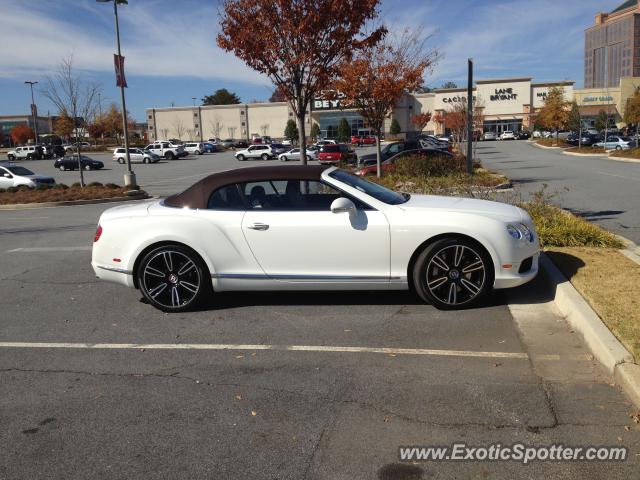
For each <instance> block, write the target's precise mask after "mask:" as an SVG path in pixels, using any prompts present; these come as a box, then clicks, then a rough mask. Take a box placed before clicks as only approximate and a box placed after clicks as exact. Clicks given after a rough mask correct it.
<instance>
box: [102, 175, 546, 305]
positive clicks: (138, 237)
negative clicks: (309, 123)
mask: <svg viewBox="0 0 640 480" xmlns="http://www.w3.org/2000/svg"><path fill="white" fill-rule="evenodd" d="M538 252H539V244H538V238H537V235H536V233H535V230H534V227H533V224H532V221H531V218H530V217H529V215H528V214H527V213H526V212H525V211H524V210H522V209H520V208H517V207H514V206H511V205H507V204H502V203H496V202H489V201H483V200H473V199H466V198H456V197H436V196H427V195H408V194H400V193H396V192H393V191H391V190H388V189H386V188H383V187H381V186H380V185H377V184H375V183H371V182H369V181H367V180H365V179H363V178H361V177H358V176H355V175H352V174H350V173H347V172H345V171H343V170H339V169H337V168H334V167H329V168H327V167H324V166H278V167H275V166H274V167H254V168H241V169H237V170H230V171H226V172H221V173H217V174H213V175H210V176H209V177H207V178H205V179H203V180H201V181H199V182H198V183H196V184H194V185H193V186H191V187H190V188H188V189H187V190H185V191H184V192H182V193H180V194H178V195H173V196H171V197H169V198H167V199H165V200H163V201H156V202H153V203H146V204H140V205H135V206H120V207H115V208H111V209H109V210H107V211H105V212H104V213H103V214H102V216H101V217H100V221H99V225H98V228H97V231H96V235H95V239H94V244H93V256H92V265H93V268H94V270H95V272H96V275H97V276H98V277H99V278H101V279H104V280H108V281H113V282H117V283H121V284H124V285H127V286H129V287H135V288H138V289H140V291H141V292H142V295H143V296H144V297H145V298H146V300H147V301H148V302H149V303H151V304H152V305H154V306H155V307H157V308H159V309H161V310H164V311H172V312H175V311H183V310H187V309H189V308H192V307H194V306H195V305H196V304H198V303H199V302H200V301H201V300H203V299H204V298H206V297H207V296H209V295H210V294H212V293H213V292H222V291H229V290H249V291H251V290H285V289H288V290H292V289H299V290H374V289H376V290H403V289H409V288H411V289H413V290H415V291H416V293H417V294H418V295H419V296H420V297H421V298H422V299H423V300H424V301H426V302H429V303H431V304H432V305H434V306H436V307H438V308H443V309H450V308H462V307H468V306H470V305H473V304H476V303H477V302H478V301H479V300H481V299H482V298H483V297H484V296H485V295H486V294H487V293H489V292H490V291H491V290H492V289H500V288H508V287H515V286H517V285H521V284H523V283H526V282H528V281H529V280H531V279H532V278H534V277H535V275H536V273H537V271H538Z"/></svg>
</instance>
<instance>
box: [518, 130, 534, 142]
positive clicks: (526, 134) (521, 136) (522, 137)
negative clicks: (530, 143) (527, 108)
mask: <svg viewBox="0 0 640 480" xmlns="http://www.w3.org/2000/svg"><path fill="white" fill-rule="evenodd" d="M516 138H517V139H518V140H528V139H529V138H531V134H530V133H529V131H528V130H520V131H519V132H518V133H516Z"/></svg>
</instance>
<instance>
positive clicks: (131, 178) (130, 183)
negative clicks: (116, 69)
mask: <svg viewBox="0 0 640 480" xmlns="http://www.w3.org/2000/svg"><path fill="white" fill-rule="evenodd" d="M96 2H98V3H111V2H113V13H114V16H115V23H116V45H117V47H118V62H119V61H120V60H121V59H122V55H121V52H120V25H119V22H118V5H128V3H129V2H128V1H127V0H96ZM123 67H124V65H123V64H120V76H121V81H120V82H118V83H119V84H120V99H121V101H122V131H123V132H124V151H125V156H126V158H127V173H125V174H124V185H125V187H131V188H136V187H137V185H136V174H135V173H133V170H131V157H130V156H129V126H128V124H127V123H128V122H127V105H126V102H125V98H124V87H125V83H124V71H123V70H124V69H123Z"/></svg>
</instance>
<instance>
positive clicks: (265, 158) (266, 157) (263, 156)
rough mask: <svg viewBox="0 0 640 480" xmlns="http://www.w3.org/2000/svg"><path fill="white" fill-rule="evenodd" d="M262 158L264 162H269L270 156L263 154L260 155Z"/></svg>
mask: <svg viewBox="0 0 640 480" xmlns="http://www.w3.org/2000/svg"><path fill="white" fill-rule="evenodd" d="M260 158H261V159H262V160H269V155H268V154H266V153H263V154H262V155H260Z"/></svg>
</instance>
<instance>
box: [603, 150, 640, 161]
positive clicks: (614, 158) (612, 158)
mask: <svg viewBox="0 0 640 480" xmlns="http://www.w3.org/2000/svg"><path fill="white" fill-rule="evenodd" d="M612 152H613V150H611V151H610V153H609V154H608V158H609V160H613V161H614V162H625V163H640V160H638V159H637V158H627V157H614V156H613V155H611V153H612Z"/></svg>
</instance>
